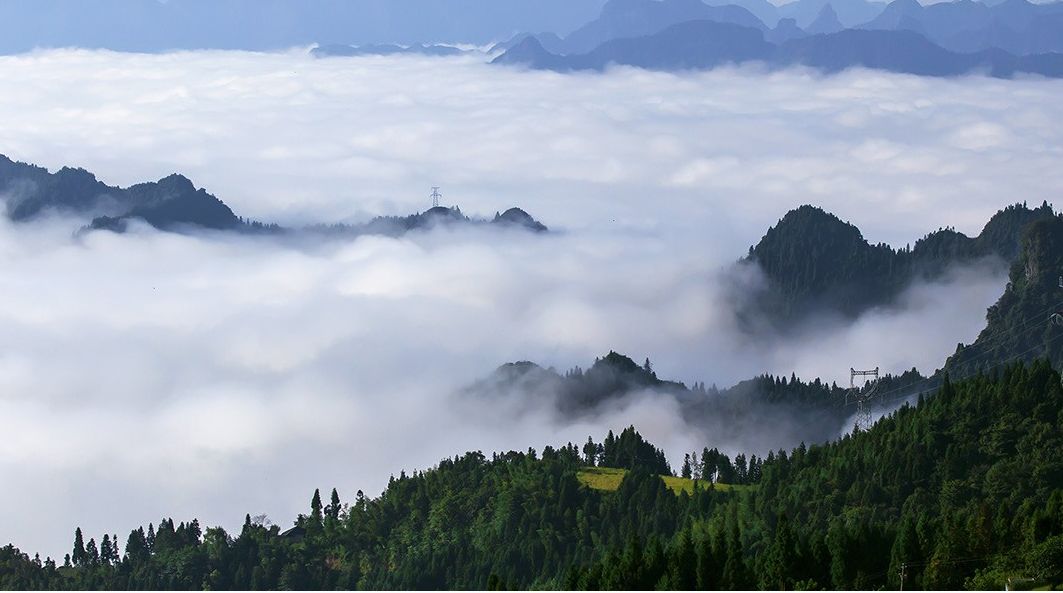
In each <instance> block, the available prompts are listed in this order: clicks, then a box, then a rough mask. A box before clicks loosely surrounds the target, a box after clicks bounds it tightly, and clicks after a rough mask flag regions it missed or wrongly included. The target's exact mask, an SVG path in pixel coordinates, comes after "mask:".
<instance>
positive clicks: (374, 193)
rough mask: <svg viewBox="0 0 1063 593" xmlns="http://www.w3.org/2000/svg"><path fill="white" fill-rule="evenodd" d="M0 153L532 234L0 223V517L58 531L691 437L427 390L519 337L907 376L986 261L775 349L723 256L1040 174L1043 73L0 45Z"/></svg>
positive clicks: (1036, 189) (265, 210)
mask: <svg viewBox="0 0 1063 593" xmlns="http://www.w3.org/2000/svg"><path fill="white" fill-rule="evenodd" d="M0 77H2V79H3V80H5V81H7V82H8V85H7V86H8V91H7V92H5V93H3V94H0V118H2V120H3V121H4V122H5V125H4V126H3V127H0V152H3V153H5V154H7V155H8V156H10V157H12V158H15V159H19V160H24V161H29V162H34V163H38V164H41V165H45V166H48V167H52V168H55V167H58V166H61V165H66V164H70V165H79V166H83V167H85V168H87V169H89V170H91V171H93V172H95V173H96V174H98V175H99V176H100V177H101V178H102V179H103V180H104V181H106V182H108V183H111V184H121V185H127V184H130V183H134V182H137V181H143V180H147V179H157V178H159V177H162V176H164V175H167V174H169V173H171V172H174V171H179V172H182V173H184V174H186V175H188V176H190V177H191V178H192V179H193V180H194V181H195V182H196V183H197V185H200V186H204V187H206V188H207V189H208V190H209V191H211V192H213V193H215V194H216V195H218V196H219V197H220V198H222V199H223V200H225V201H226V202H227V203H229V204H230V205H232V206H233V207H234V209H235V210H236V211H237V212H238V213H241V214H244V215H250V216H252V217H255V218H260V219H264V220H271V221H274V220H275V221H280V222H285V223H298V222H321V221H326V222H327V221H336V220H359V219H362V218H364V217H366V216H369V215H372V214H395V213H402V214H405V213H409V212H411V211H415V210H419V209H423V208H425V207H426V206H427V202H428V199H427V193H428V189H429V186H431V185H441V186H443V191H444V193H445V195H446V201H447V203H449V204H458V205H460V206H461V207H462V208H463V210H465V211H466V212H471V213H482V214H493V213H494V212H495V211H496V210H502V209H505V208H507V207H509V206H512V205H520V206H522V207H524V208H525V209H527V210H528V211H529V212H531V213H532V214H533V215H535V216H536V217H537V218H539V219H541V220H543V221H544V222H545V223H546V224H548V225H550V226H551V227H553V228H555V229H557V231H558V232H557V233H554V234H551V235H547V236H532V235H527V234H520V233H502V232H498V231H492V230H483V229H481V230H466V231H461V232H453V233H451V232H437V233H431V234H424V235H418V236H413V237H408V238H405V239H398V240H396V239H385V238H373V237H366V238H362V239H359V240H358V241H354V242H350V243H334V244H329V245H309V246H307V245H304V246H298V247H295V246H291V245H284V244H280V243H277V242H274V241H271V240H268V239H262V238H246V237H244V238H233V237H228V238H226V237H221V236H216V235H206V236H180V235H173V234H163V233H157V232H154V231H151V230H148V229H144V228H139V229H136V230H135V231H134V232H132V233H130V234H128V235H125V236H118V235H113V234H109V233H95V234H92V235H90V236H88V237H86V238H85V239H84V240H80V241H79V240H74V239H72V237H71V231H72V230H73V229H75V228H76V227H77V223H75V222H73V221H66V220H49V221H45V222H41V223H36V224H31V225H24V226H11V225H10V224H8V223H0V291H2V292H3V294H4V295H5V298H4V305H3V307H2V308H0V419H2V420H0V422H2V423H3V433H4V438H3V439H0V475H3V476H4V484H5V487H4V488H3V489H2V490H0V541H2V542H3V543H6V542H7V541H12V542H14V543H16V544H17V545H19V546H20V547H22V548H23V549H26V550H30V551H37V550H39V551H42V552H44V553H47V554H53V555H61V554H62V553H63V552H64V551H65V550H66V548H67V547H68V544H69V540H70V537H71V534H72V532H73V528H74V527H75V526H76V525H81V526H82V527H83V528H84V529H85V530H86V533H87V535H86V537H88V536H89V535H92V536H95V537H97V538H99V536H100V535H102V533H103V530H104V529H107V530H108V531H110V532H117V533H118V534H119V537H120V539H121V540H122V541H124V540H125V536H126V535H127V534H128V531H129V529H130V528H132V527H134V526H136V525H139V524H142V523H147V522H148V521H155V522H157V521H158V519H159V518H160V517H161V516H162V515H163V514H167V515H172V516H173V517H174V518H175V519H178V520H186V519H189V518H191V517H193V516H194V517H198V518H199V519H200V520H201V521H202V522H203V523H205V524H223V525H225V526H227V527H231V528H235V527H238V526H239V524H240V522H241V521H242V518H243V515H244V513H245V512H250V513H251V514H257V513H263V512H264V513H268V514H269V515H270V516H271V517H272V518H273V519H274V520H275V521H276V522H278V523H280V524H282V525H288V524H290V521H291V519H292V518H293V517H294V514H295V513H296V512H299V511H302V510H304V508H305V507H306V506H307V503H308V500H309V497H310V494H311V493H312V491H313V488H314V487H321V488H323V489H327V488H331V487H332V486H336V487H339V489H340V492H341V494H342V495H343V497H344V498H345V499H349V498H350V497H351V496H352V495H353V493H354V491H355V490H356V489H358V488H362V489H364V490H365V491H366V492H367V493H369V494H371V495H375V494H377V493H379V491H380V489H381V488H383V486H384V485H385V484H386V482H387V478H388V475H389V474H391V473H397V472H398V471H399V470H400V469H403V468H405V469H408V470H409V469H414V468H424V467H428V466H430V465H432V464H434V463H435V462H437V461H438V460H439V459H440V458H442V457H444V456H449V455H454V454H459V453H462V452H464V451H466V450H469V449H481V450H484V451H487V452H489V451H492V450H498V449H508V448H517V449H524V448H527V447H529V446H535V447H537V448H541V447H542V446H543V445H545V444H549V443H554V444H557V443H563V442H564V441H567V440H573V441H583V440H585V438H586V436H587V435H588V434H594V435H595V436H596V437H600V436H601V435H602V434H603V433H604V432H605V430H607V429H608V428H620V427H622V426H626V425H627V424H629V423H636V424H638V425H639V427H640V428H641V429H642V430H643V431H644V432H645V433H646V434H647V435H648V436H649V437H650V438H651V439H653V440H655V441H656V442H657V443H658V444H661V445H663V446H665V447H666V448H667V449H668V451H669V453H670V454H672V455H673V456H675V455H680V456H681V454H682V452H683V451H684V450H688V449H690V448H694V447H697V448H700V447H702V446H705V445H708V446H721V447H724V448H729V447H730V448H733V447H734V446H735V444H734V443H717V442H704V439H701V438H700V437H697V436H696V432H695V431H692V430H688V429H687V427H685V425H684V423H683V420H682V418H680V417H679V416H678V411H677V410H676V409H674V406H673V405H672V404H671V403H669V402H667V401H662V400H660V399H659V398H658V399H654V398H652V397H636V398H632V399H631V400H629V401H628V402H626V404H625V405H623V406H620V407H618V409H616V410H615V411H613V412H611V413H610V414H608V415H607V416H605V417H600V418H595V419H593V420H589V421H585V422H584V421H581V422H579V423H573V422H572V421H570V420H565V419H559V418H556V417H555V416H554V414H553V413H552V411H551V410H549V409H546V408H540V407H537V406H535V405H531V406H530V407H529V406H527V405H524V406H520V407H519V408H511V407H510V406H511V405H512V402H510V401H508V400H504V399H500V400H499V402H498V403H497V404H488V405H473V404H472V403H471V402H467V401H463V400H461V399H460V398H456V397H454V396H453V392H454V391H455V390H456V389H457V388H459V387H461V386H463V385H466V384H468V383H470V382H471V381H474V380H475V379H477V378H480V377H482V376H484V375H486V374H487V373H489V372H490V371H491V370H492V369H493V368H494V367H495V366H497V365H499V364H501V363H503V362H507V361H513V360H522V359H530V360H535V361H538V362H541V363H543V364H546V365H555V366H557V367H559V368H562V369H564V368H567V367H569V366H572V365H577V364H579V365H583V366H587V365H588V364H590V363H591V362H592V360H593V358H594V356H596V355H601V354H604V353H606V352H608V350H610V349H616V350H618V351H621V352H625V353H628V354H630V355H631V356H632V357H634V358H636V359H638V360H641V359H642V358H644V357H649V358H651V359H652V360H653V361H654V362H655V367H656V369H657V371H658V373H659V374H660V375H661V376H663V377H668V378H675V379H679V380H683V381H688V382H690V381H694V380H703V381H706V382H709V383H712V382H716V383H719V384H721V385H726V384H729V383H732V382H734V381H737V380H739V379H743V378H747V377H749V376H752V375H754V374H757V373H762V372H776V373H785V374H787V375H788V374H789V373H790V372H793V371H796V372H797V373H798V374H799V375H802V376H806V377H813V376H823V377H825V378H827V379H842V378H844V377H845V376H846V375H847V369H848V367H849V366H869V367H870V366H876V365H877V366H881V367H882V368H883V369H884V370H888V371H900V370H904V369H907V368H910V367H912V366H919V367H920V368H921V369H923V370H926V371H929V370H933V368H934V367H935V366H937V365H939V364H940V363H941V362H942V361H943V360H944V357H945V356H946V355H948V354H949V353H951V352H952V351H953V350H954V349H955V345H956V342H957V341H970V340H972V339H973V338H974V336H975V335H976V334H977V332H978V330H979V329H980V328H981V325H982V320H983V316H984V309H985V307H986V306H987V305H988V304H990V303H991V302H993V300H995V298H996V296H997V295H998V294H999V292H1000V291H1001V288H1002V285H1003V281H1004V279H1003V277H1002V275H1001V274H1000V271H999V270H988V269H984V268H979V269H969V270H959V271H957V272H956V273H954V274H953V275H951V276H950V277H949V278H947V279H946V280H945V281H943V282H942V283H938V284H935V285H930V286H918V287H914V288H913V289H912V290H911V291H910V292H909V293H908V294H907V295H906V296H905V298H904V301H903V303H904V306H903V307H902V309H901V310H899V311H894V312H881V311H879V312H872V313H869V314H868V315H866V316H864V317H863V318H861V319H860V320H858V321H857V322H855V323H853V324H837V323H826V322H825V323H824V324H823V325H822V326H821V327H820V329H819V331H818V332H817V333H815V334H810V335H805V336H801V338H800V339H799V340H796V341H793V342H790V343H779V344H775V345H773V346H771V347H763V345H758V344H752V343H749V342H748V341H745V340H744V339H743V338H742V337H741V336H740V335H738V334H737V333H736V332H735V331H734V328H733V325H732V324H731V322H730V318H729V316H728V315H727V314H726V310H725V308H724V307H723V306H722V304H721V300H722V296H721V288H720V283H719V280H718V278H719V275H720V273H721V272H722V271H724V270H725V269H726V266H727V265H728V264H730V262H733V261H734V260H735V259H736V258H738V257H740V256H742V255H744V254H745V252H746V250H747V248H748V246H749V245H750V244H752V243H754V242H756V241H757V240H758V239H759V237H760V236H761V235H762V234H763V232H764V230H765V229H766V228H767V227H768V226H769V225H771V224H774V223H775V222H776V221H777V220H778V218H779V217H781V216H782V214H784V213H785V211H786V210H788V209H789V208H792V207H794V206H797V205H799V204H802V203H814V204H818V205H821V206H823V207H825V208H826V209H828V210H831V211H834V212H836V213H838V214H839V215H840V216H842V217H843V218H845V219H849V220H851V221H853V222H854V223H856V224H857V225H858V226H860V227H861V228H863V229H864V230H865V232H866V234H867V236H868V237H869V238H870V239H872V240H873V241H881V240H884V241H890V242H893V243H894V244H897V245H903V244H904V243H907V242H910V241H913V242H914V240H915V239H917V238H918V237H920V236H921V235H923V234H924V233H925V232H927V231H930V230H934V229H936V228H938V227H940V226H944V225H954V226H956V227H957V228H958V229H959V230H961V231H964V232H969V233H976V232H977V231H978V230H979V229H980V227H981V225H982V224H983V223H984V222H985V221H986V220H987V219H988V218H989V216H991V215H992V213H993V212H995V211H996V210H997V209H999V208H1001V207H1003V206H1004V205H1006V204H1008V203H1011V202H1014V201H1021V200H1029V201H1031V202H1037V203H1040V201H1041V200H1042V199H1046V198H1051V197H1052V196H1051V195H1050V194H1049V193H1048V192H1047V191H1046V190H1045V189H1044V188H1050V187H1058V186H1059V185H1060V181H1063V180H1061V176H1063V172H1061V171H1060V168H1059V167H1058V163H1059V161H1060V156H1061V155H1060V154H1059V153H1060V148H1059V147H1060V146H1063V142H1060V137H1059V136H1060V135H1061V134H1063V130H1060V129H1059V127H1058V126H1056V125H1055V122H1057V121H1060V118H1061V116H1063V113H1061V111H1063V105H1060V103H1059V101H1058V100H1057V98H1058V97H1059V96H1060V91H1061V90H1063V83H1061V82H1058V81H1051V82H1050V81H1039V80H1018V81H1010V82H1009V81H1000V80H989V79H983V78H969V79H968V78H965V79H956V80H940V79H923V78H915V77H906V76H895V75H886V74H881V73H871V72H854V73H848V74H843V75H840V76H835V77H820V76H817V75H812V74H808V73H805V72H782V73H772V74H763V73H759V72H757V71H755V70H738V71H736V70H721V71H716V72H712V73H705V74H696V75H673V74H662V73H646V72H639V71H634V70H617V71H613V72H609V73H606V74H604V75H587V76H565V75H558V74H553V73H540V72H521V71H517V70H509V69H503V68H495V67H491V66H488V65H484V64H482V63H479V62H477V61H475V60H471V59H423V58H358V59H330V60H313V59H310V58H307V57H305V55H304V54H302V53H300V52H292V53H286V54H248V53H184V54H172V55H160V56H148V55H126V54H112V53H103V52H86V51H62V52H46V53H36V54H32V55H28V56H21V57H14V58H0Z"/></svg>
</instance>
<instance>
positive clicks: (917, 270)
mask: <svg viewBox="0 0 1063 593" xmlns="http://www.w3.org/2000/svg"><path fill="white" fill-rule="evenodd" d="M1055 216H1056V215H1055V212H1054V211H1053V209H1052V207H1051V206H1049V205H1048V204H1047V202H1046V203H1043V204H1042V205H1041V206H1039V207H1037V208H1032V209H1031V208H1028V207H1027V206H1026V205H1025V204H1016V205H1013V206H1008V207H1007V208H1005V209H1003V210H1001V211H999V212H998V213H997V214H995V215H994V216H993V217H992V218H991V219H990V220H989V222H988V223H987V224H986V225H985V227H984V228H983V229H982V232H981V233H980V234H979V235H978V236H977V237H973V238H972V237H967V236H966V235H964V234H962V233H959V232H956V231H955V230H953V229H951V228H945V229H939V230H937V231H934V232H932V233H929V234H928V235H926V236H925V237H923V238H921V239H919V240H918V241H916V242H915V244H914V245H913V246H905V247H903V248H900V249H895V248H893V247H891V246H889V245H887V244H885V243H878V244H871V243H869V242H868V241H867V239H865V238H864V236H863V234H862V233H861V232H860V230H859V229H858V228H857V227H855V226H853V225H852V224H850V223H847V222H844V221H842V220H841V219H839V218H838V217H837V216H835V215H833V214H830V213H828V212H826V211H824V210H822V209H820V208H817V207H814V206H801V207H800V208H797V209H796V210H792V211H790V212H788V213H787V214H786V215H785V216H784V217H783V218H782V219H781V220H780V221H779V222H778V224H776V225H775V226H773V227H771V228H770V229H768V232H767V233H765V235H764V237H763V238H762V239H761V240H760V242H759V243H757V245H755V246H753V247H751V248H750V250H749V255H748V256H747V257H746V258H745V259H743V261H742V263H743V264H753V265H756V266H757V267H758V268H759V270H760V271H762V272H763V274H764V277H765V280H766V286H765V287H764V289H763V290H762V291H760V292H758V293H757V294H755V295H752V296H751V295H749V294H748V293H746V292H742V293H740V294H736V295H735V302H736V306H737V307H738V309H739V311H740V315H741V317H742V318H743V319H744V320H745V321H746V322H747V324H748V325H749V326H750V327H752V326H754V325H761V324H764V323H765V322H766V324H767V325H768V326H769V327H773V328H775V329H788V328H790V327H793V326H794V325H797V324H800V322H801V321H802V320H804V319H806V318H807V316H809V315H812V314H817V313H819V314H835V315H841V316H843V317H855V316H858V315H859V314H861V313H863V312H865V311H867V310H869V309H871V308H872V307H878V306H888V305H890V304H892V303H893V302H894V300H895V299H896V298H897V297H898V296H899V295H900V293H901V292H902V291H904V289H906V288H908V287H909V286H910V285H911V284H912V283H913V282H914V281H918V280H934V279H937V278H940V277H942V276H943V275H944V274H945V273H946V272H947V271H948V270H949V269H950V268H952V267H954V266H957V265H969V264H974V263H976V262H978V261H980V260H985V259H987V258H990V259H996V260H999V261H1001V262H1005V263H1010V262H1012V261H1014V260H1015V258H1016V257H1017V256H1018V254H1019V252H1020V247H1021V244H1020V239H1021V237H1022V233H1023V231H1024V230H1025V229H1026V228H1027V227H1028V226H1029V225H1030V224H1031V223H1033V222H1036V221H1040V220H1050V219H1053V218H1055Z"/></svg>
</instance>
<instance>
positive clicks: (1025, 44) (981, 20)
mask: <svg viewBox="0 0 1063 593" xmlns="http://www.w3.org/2000/svg"><path fill="white" fill-rule="evenodd" d="M860 28H862V29H877V30H888V31H900V30H905V31H915V32H917V33H919V34H921V35H924V36H925V37H926V38H927V39H930V40H931V41H933V42H934V43H936V44H938V45H940V46H942V47H944V48H946V49H949V50H952V51H957V52H975V51H979V50H985V49H991V48H998V49H1002V50H1005V51H1007V52H1009V53H1012V54H1015V55H1030V54H1044V53H1052V52H1063V3H1059V2H1055V3H1051V4H1033V3H1031V2H1028V1H1027V0H1006V1H1005V2H1001V3H999V4H994V5H987V4H983V3H982V2H974V1H972V0H956V1H954V2H940V3H937V4H930V5H927V6H923V5H922V4H920V3H919V2H917V1H916V0H894V1H893V2H891V3H890V4H889V5H888V6H887V7H886V9H885V10H884V11H883V12H882V14H880V15H879V16H878V17H876V18H875V19H873V20H871V21H869V22H867V23H865V24H863V25H860Z"/></svg>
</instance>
